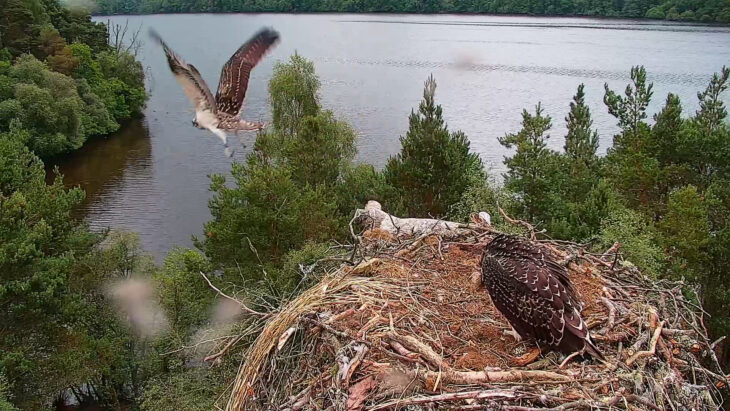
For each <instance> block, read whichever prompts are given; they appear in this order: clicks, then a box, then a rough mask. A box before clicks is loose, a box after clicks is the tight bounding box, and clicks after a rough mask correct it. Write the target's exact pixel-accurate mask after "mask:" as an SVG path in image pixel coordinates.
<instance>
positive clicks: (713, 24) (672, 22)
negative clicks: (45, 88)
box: [91, 11, 730, 27]
mask: <svg viewBox="0 0 730 411" xmlns="http://www.w3.org/2000/svg"><path fill="white" fill-rule="evenodd" d="M191 14H192V15H194V14H211V15H238V14H243V15H265V14H290V15H303V16H306V15H341V16H344V15H362V16H455V17H477V16H484V17H528V18H558V19H586V20H588V19H590V20H602V21H629V22H635V23H656V25H662V24H664V25H681V26H690V27H692V26H695V27H730V23H719V22H700V21H691V20H666V19H651V18H646V17H620V16H600V15H582V14H519V13H454V12H448V13H390V12H377V11H368V12H357V11H350V12H341V11H239V12H233V11H189V12H180V11H176V12H169V13H117V14H97V13H91V16H92V17H93V18H101V17H121V16H130V17H141V16H167V15H191Z"/></svg>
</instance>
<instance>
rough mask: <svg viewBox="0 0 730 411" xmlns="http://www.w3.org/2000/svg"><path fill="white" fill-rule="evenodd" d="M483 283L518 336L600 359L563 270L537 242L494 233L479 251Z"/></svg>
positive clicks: (565, 272) (568, 352)
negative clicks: (494, 235) (490, 239)
mask: <svg viewBox="0 0 730 411" xmlns="http://www.w3.org/2000/svg"><path fill="white" fill-rule="evenodd" d="M482 283H484V285H485V286H486V288H487V290H488V291H489V295H490V296H491V298H492V302H493V303H494V305H495V306H496V307H497V309H498V310H499V311H500V312H501V313H502V315H504V316H505V317H506V318H507V320H508V321H509V322H510V324H511V325H512V327H514V329H515V331H517V332H518V333H519V334H520V336H522V337H523V338H534V339H535V340H536V342H537V343H538V344H539V345H541V346H549V347H551V348H554V349H558V350H559V351H562V352H563V353H566V354H570V353H573V352H576V351H581V350H586V351H588V352H589V353H590V354H591V355H593V356H594V357H597V358H599V359H602V356H601V354H600V352H599V351H598V349H597V348H596V347H595V345H594V344H593V343H592V342H591V340H590V336H589V334H588V329H587V327H586V324H585V323H584V322H583V319H582V318H581V316H580V310H581V305H580V303H579V302H578V300H577V299H576V296H575V290H574V289H573V286H572V284H571V283H570V280H569V279H568V276H567V270H566V269H565V267H563V266H562V265H560V264H558V263H557V262H556V261H555V260H554V259H553V258H552V256H551V255H548V254H546V253H545V252H544V251H543V250H542V249H541V248H540V247H538V246H537V245H535V244H532V243H530V242H528V241H526V240H523V239H521V238H519V237H515V236H509V235H505V234H500V235H497V236H496V237H495V238H494V239H493V240H492V241H491V242H489V243H488V244H487V246H486V247H485V249H484V254H483V256H482Z"/></svg>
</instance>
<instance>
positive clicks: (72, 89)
mask: <svg viewBox="0 0 730 411" xmlns="http://www.w3.org/2000/svg"><path fill="white" fill-rule="evenodd" d="M0 77H4V76H0ZM5 81H8V82H9V83H10V84H11V87H12V89H13V94H12V96H11V98H10V99H8V100H5V101H3V103H2V106H0V124H2V125H4V126H5V127H4V129H0V131H7V130H9V128H10V123H11V122H12V120H13V119H15V120H16V122H15V124H16V127H20V128H22V129H25V130H28V132H29V133H30V138H29V139H28V140H27V144H28V146H29V147H30V148H31V149H32V150H34V151H35V152H36V153H37V154H38V155H39V156H42V157H47V156H53V155H57V154H60V153H63V152H67V151H70V150H74V149H77V148H79V147H81V145H82V144H83V143H84V141H86V139H87V138H88V137H89V136H90V135H93V134H106V133H109V132H112V131H114V130H116V129H117V128H118V125H117V124H116V123H115V122H114V121H113V120H112V119H111V118H110V116H109V113H108V112H107V111H106V110H105V108H104V107H103V105H100V104H98V103H97V102H96V96H95V95H93V93H92V92H91V91H89V90H85V89H84V88H83V87H77V84H76V82H74V80H73V79H71V78H70V77H67V76H65V75H63V74H61V73H56V72H52V71H50V70H49V69H48V68H47V67H46V66H45V65H44V64H43V63H42V62H40V61H38V60H36V59H35V58H34V57H33V56H30V55H24V56H21V57H20V58H18V59H17V61H16V63H15V64H14V65H13V66H12V67H11V68H10V70H9V72H8V76H7V77H6V80H5ZM79 91H81V92H82V93H83V98H82V96H80V95H79ZM87 127H88V128H87Z"/></svg>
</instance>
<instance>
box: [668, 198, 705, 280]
mask: <svg viewBox="0 0 730 411" xmlns="http://www.w3.org/2000/svg"><path fill="white" fill-rule="evenodd" d="M659 229H660V230H661V233H662V235H663V236H664V241H663V242H664V244H665V247H667V253H668V255H669V258H670V263H671V268H670V271H669V273H670V275H672V276H674V277H677V278H686V279H688V280H690V281H692V282H697V281H698V280H699V279H700V278H701V277H702V275H703V274H704V273H702V268H703V267H704V266H706V265H707V263H708V262H709V260H708V259H709V255H708V246H709V242H710V236H709V232H710V221H709V210H708V204H707V201H706V200H705V199H703V198H702V196H701V195H700V193H698V192H697V187H694V186H686V187H683V188H681V189H678V190H676V191H673V192H672V193H671V194H670V196H669V203H668V206H667V212H666V215H665V216H664V219H663V220H662V221H661V222H660V223H659Z"/></svg>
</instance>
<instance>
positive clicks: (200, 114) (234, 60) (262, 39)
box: [150, 29, 279, 156]
mask: <svg viewBox="0 0 730 411" xmlns="http://www.w3.org/2000/svg"><path fill="white" fill-rule="evenodd" d="M150 34H151V35H152V37H153V38H155V39H156V40H157V41H158V42H159V43H160V44H161V45H162V47H163V49H164V51H165V55H166V57H167V62H168V65H169V66H170V70H172V73H173V74H174V76H175V79H176V80H177V81H178V82H179V83H180V85H181V86H182V89H183V92H185V95H187V96H188V98H189V99H190V100H191V101H192V102H193V104H194V105H195V119H194V120H193V123H194V125H195V126H197V127H199V128H204V129H208V130H209V131H210V132H211V133H213V134H215V135H216V136H218V137H219V138H220V139H221V141H223V144H224V145H225V146H226V154H227V155H229V156H230V155H232V153H233V151H232V150H230V149H229V148H228V139H227V132H235V133H237V132H239V131H251V130H260V129H262V128H263V124H260V123H252V122H248V121H244V120H242V119H241V117H240V115H241V111H242V110H243V101H244V99H245V97H246V90H247V88H248V80H249V77H250V74H251V70H252V69H253V68H254V67H255V66H256V64H257V63H258V62H259V61H260V60H261V59H262V58H263V57H264V55H265V54H266V52H267V51H268V50H269V49H270V48H271V47H273V46H274V45H275V44H276V43H277V42H278V40H279V34H278V33H276V32H275V31H273V30H270V29H263V30H261V31H259V32H258V33H256V34H255V35H254V36H253V37H252V38H251V39H250V40H249V41H247V42H246V43H244V44H243V45H242V46H241V47H240V48H239V49H238V50H236V52H235V53H234V54H233V56H231V58H230V59H229V60H228V62H226V64H225V65H224V66H223V68H222V70H221V77H220V81H219V83H218V91H217V93H216V95H215V97H213V93H211V92H210V89H209V88H208V85H207V84H206V82H205V80H203V77H202V76H201V75H200V72H198V70H197V69H196V68H195V66H193V65H192V64H188V63H186V62H185V61H184V60H183V59H182V58H181V57H180V56H178V55H177V54H176V53H175V52H174V51H173V50H172V49H170V48H169V47H168V46H167V44H166V43H165V42H164V41H163V40H162V39H161V38H160V36H159V35H157V33H155V32H154V31H151V32H150Z"/></svg>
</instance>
